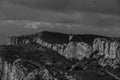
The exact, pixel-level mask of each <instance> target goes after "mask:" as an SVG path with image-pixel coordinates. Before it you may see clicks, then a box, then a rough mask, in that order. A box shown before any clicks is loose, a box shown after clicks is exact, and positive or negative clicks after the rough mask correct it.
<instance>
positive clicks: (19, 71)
mask: <svg viewBox="0 0 120 80" xmlns="http://www.w3.org/2000/svg"><path fill="white" fill-rule="evenodd" d="M10 43H11V44H10V45H2V46H1V50H0V63H1V67H0V75H1V80H96V79H98V80H103V79H106V80H120V72H119V71H120V64H119V63H120V52H119V51H120V39H119V38H114V37H106V36H98V35H90V34H81V35H80V34H64V33H57V32H48V31H43V32H39V33H34V34H30V35H22V36H12V37H10Z"/></svg>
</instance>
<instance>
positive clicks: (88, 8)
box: [0, 0, 120, 41]
mask: <svg viewBox="0 0 120 80" xmlns="http://www.w3.org/2000/svg"><path fill="white" fill-rule="evenodd" d="M94 1H95V2H94ZM0 20H26V21H37V22H53V23H54V22H55V23H67V24H78V25H77V26H67V27H65V26H64V27H61V25H60V26H57V25H56V26H52V25H51V26H52V28H47V27H49V26H50V25H47V26H46V25H45V26H46V27H44V28H45V29H47V30H48V29H49V30H50V29H51V30H54V31H55V30H56V31H64V32H73V33H81V32H83V33H84V32H85V33H102V34H106V35H114V34H115V35H117V34H119V36H120V33H119V32H120V27H119V26H120V0H0ZM19 24H23V23H22V22H19ZM19 24H18V25H19ZM18 25H16V23H15V24H12V26H11V24H8V25H4V24H1V23H0V41H3V39H5V40H6V39H7V36H8V34H11V33H13V34H24V33H28V32H32V31H40V30H42V29H43V27H41V25H38V26H37V27H36V26H33V27H31V26H30V27H29V26H28V27H27V28H31V29H34V30H30V29H29V30H28V29H27V28H26V29H25V26H26V25H25V24H24V25H22V26H18ZM51 26H50V27H51ZM68 28H69V29H68ZM45 29H44V30H45Z"/></svg>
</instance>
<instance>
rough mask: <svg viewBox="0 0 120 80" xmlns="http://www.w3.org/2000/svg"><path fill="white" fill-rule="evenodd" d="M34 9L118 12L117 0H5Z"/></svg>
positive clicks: (119, 10)
mask: <svg viewBox="0 0 120 80" xmlns="http://www.w3.org/2000/svg"><path fill="white" fill-rule="evenodd" d="M7 1H9V2H13V3H15V4H20V5H24V6H27V7H30V8H36V9H48V10H55V11H85V12H98V13H107V14H118V15H119V14H120V5H119V3H120V1H119V0H96V3H94V2H93V0H7Z"/></svg>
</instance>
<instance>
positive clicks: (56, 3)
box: [9, 0, 69, 10]
mask: <svg viewBox="0 0 120 80" xmlns="http://www.w3.org/2000/svg"><path fill="white" fill-rule="evenodd" d="M9 2H12V3H15V4H20V5H23V6H27V7H30V8H36V9H49V10H64V9H65V8H66V7H67V5H68V4H69V0H9Z"/></svg>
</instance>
